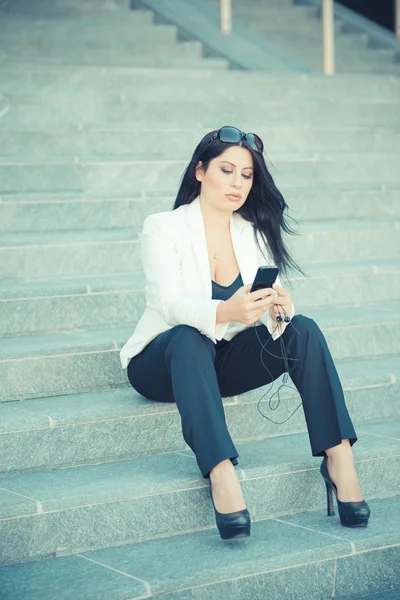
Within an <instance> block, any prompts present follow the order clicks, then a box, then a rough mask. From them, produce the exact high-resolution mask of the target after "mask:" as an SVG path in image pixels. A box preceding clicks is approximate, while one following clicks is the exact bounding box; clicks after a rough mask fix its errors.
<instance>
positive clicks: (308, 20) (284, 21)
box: [210, 0, 400, 76]
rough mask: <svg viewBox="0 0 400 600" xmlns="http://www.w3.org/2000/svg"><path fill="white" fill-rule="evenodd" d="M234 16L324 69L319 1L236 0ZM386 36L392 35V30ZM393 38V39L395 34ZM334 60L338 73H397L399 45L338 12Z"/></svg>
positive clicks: (399, 70)
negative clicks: (378, 35)
mask: <svg viewBox="0 0 400 600" xmlns="http://www.w3.org/2000/svg"><path fill="white" fill-rule="evenodd" d="M210 2H211V4H212V5H213V6H214V7H218V5H219V0H210ZM335 4H336V6H337V5H338V3H337V2H336V3H335ZM339 8H340V5H339ZM336 12H338V11H337V9H336ZM232 15H233V22H234V23H243V24H245V25H246V26H247V27H249V28H250V29H251V30H252V31H254V32H255V33H257V34H259V35H261V36H262V37H264V38H265V39H267V40H268V41H269V42H272V43H274V44H276V45H277V46H278V47H279V48H282V49H285V50H286V51H287V52H290V53H292V54H293V55H295V56H296V57H297V58H298V59H300V60H302V61H303V62H304V63H305V64H306V65H308V66H309V67H311V68H312V69H315V70H317V71H320V70H321V68H322V50H321V49H322V33H321V29H322V27H321V3H320V2H318V0H267V1H266V2H265V1H264V0H235V1H234V2H232ZM374 27H376V28H377V29H378V26H375V25H374ZM381 29H382V31H384V30H383V28H381ZM387 37H388V38H390V32H389V31H388V32H387ZM392 37H393V41H394V40H395V36H394V34H393V36H392ZM335 60H336V71H337V73H360V72H364V73H368V72H372V73H373V72H375V73H387V74H393V75H397V76H398V75H400V44H399V45H398V48H397V51H396V49H395V48H394V44H389V43H388V44H385V43H384V42H383V41H382V40H380V41H379V42H377V40H375V39H373V38H371V36H370V35H369V34H368V33H367V32H365V31H362V29H361V28H360V29H358V28H356V27H355V26H354V24H352V23H348V22H347V21H346V19H345V18H344V17H343V16H341V15H340V14H339V15H336V18H335Z"/></svg>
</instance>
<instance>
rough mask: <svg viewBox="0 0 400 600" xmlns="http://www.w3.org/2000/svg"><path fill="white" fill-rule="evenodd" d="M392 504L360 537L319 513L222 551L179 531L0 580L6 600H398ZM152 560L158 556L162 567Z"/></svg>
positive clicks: (214, 541)
mask: <svg viewBox="0 0 400 600" xmlns="http://www.w3.org/2000/svg"><path fill="white" fill-rule="evenodd" d="M204 495H205V494H204ZM208 501H209V499H208ZM399 504H400V502H399V498H398V497H397V498H396V497H393V498H390V499H381V500H373V501H372V502H371V509H372V511H373V514H374V515H376V517H377V518H378V519H379V525H378V524H376V525H373V524H372V522H370V524H369V526H368V528H366V529H365V530H364V529H362V530H360V531H357V530H347V529H345V528H341V529H338V526H337V524H336V519H328V518H327V517H325V516H323V513H322V509H321V510H318V511H309V512H305V513H301V514H298V515H295V516H294V515H291V514H288V515H282V517H281V518H279V519H268V520H265V521H259V522H255V523H254V524H253V527H252V536H251V538H250V539H247V540H238V541H236V543H235V542H231V543H229V542H228V543H227V542H225V543H224V542H223V541H221V540H220V539H219V537H218V533H217V532H216V531H213V530H211V531H204V532H194V533H184V534H183V535H178V536H174V537H167V538H165V539H159V540H152V541H147V542H142V543H131V544H129V545H125V546H122V547H119V548H106V549H102V550H98V551H92V552H87V553H83V554H81V553H77V554H73V555H72V556H59V557H58V558H57V560H43V561H36V562H29V563H26V564H22V565H14V566H11V567H4V568H3V569H1V571H0V578H1V582H2V586H3V589H4V590H5V592H6V594H7V599H8V600H51V599H52V598H54V595H55V594H57V597H58V598H59V599H60V600H68V598H69V597H71V595H70V594H72V595H73V596H74V597H79V595H80V594H83V595H84V597H85V598H87V599H88V600H92V599H94V598H100V597H101V595H102V594H106V596H105V597H107V598H108V599H109V600H123V599H124V598H128V597H129V598H132V599H133V598H138V599H139V598H146V597H147V598H148V597H154V598H155V597H157V598H160V599H165V600H167V599H170V600H172V599H176V600H178V599H181V600H183V599H184V598H189V597H190V598H193V599H198V600H200V599H204V598H207V599H209V600H220V599H222V598H232V600H243V599H244V598H245V597H247V598H252V600H264V598H265V592H266V590H268V598H269V600H278V599H280V598H283V597H287V598H293V599H300V598H301V596H300V594H303V597H307V599H308V600H321V599H322V598H330V597H332V589H334V590H335V592H336V594H337V595H336V596H335V597H336V598H338V600H345V599H347V600H362V599H364V598H365V599H366V598H368V600H398V597H399V596H398V594H399V591H400V579H399V576H398V570H397V564H398V560H399V554H400V551H399V543H398V537H397V535H396V530H395V529H394V528H393V523H396V525H397V516H398V506H399ZM392 515H393V516H392ZM371 521H372V518H371ZM272 540H274V541H273V543H272ZM194 556H195V557H196V568H195V569H194V565H193V557H194ZM154 557H162V565H163V568H162V569H161V568H160V567H159V563H158V562H156V563H155V559H154ZM354 569H357V578H354ZM37 590H40V594H39V593H38V592H37ZM371 591H373V592H376V594H372V595H371ZM365 594H367V595H365Z"/></svg>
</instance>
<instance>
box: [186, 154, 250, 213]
mask: <svg viewBox="0 0 400 600" xmlns="http://www.w3.org/2000/svg"><path fill="white" fill-rule="evenodd" d="M253 171H254V168H253V157H252V156H251V153H250V152H249V151H248V150H247V149H246V148H242V147H241V146H228V147H227V149H226V150H225V152H223V153H222V154H220V156H217V158H213V159H212V160H211V161H210V163H209V166H208V169H207V171H205V172H204V170H203V169H202V168H201V162H199V164H198V165H197V170H196V179H197V181H200V182H201V190H200V196H201V200H202V202H206V203H207V204H210V205H212V206H214V207H215V208H218V209H219V210H230V211H231V212H232V211H235V210H238V209H239V208H240V207H241V206H243V204H244V203H245V202H246V199H247V196H248V195H249V192H250V190H251V186H252V185H253Z"/></svg>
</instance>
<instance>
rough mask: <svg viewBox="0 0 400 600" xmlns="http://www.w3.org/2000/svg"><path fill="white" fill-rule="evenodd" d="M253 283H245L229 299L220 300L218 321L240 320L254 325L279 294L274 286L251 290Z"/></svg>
mask: <svg viewBox="0 0 400 600" xmlns="http://www.w3.org/2000/svg"><path fill="white" fill-rule="evenodd" d="M251 286H252V284H248V285H243V286H242V287H241V288H239V289H238V290H237V291H236V292H235V293H234V294H233V295H232V296H231V297H230V298H229V299H228V300H225V301H224V302H220V304H219V305H218V308H217V321H218V322H220V323H223V322H227V321H238V322H239V323H244V324H245V325H252V324H253V323H255V322H256V321H258V320H259V318H260V317H261V316H262V315H263V314H264V313H265V312H266V311H267V310H268V309H269V308H271V306H272V305H273V304H274V300H275V298H276V296H277V294H276V292H275V290H273V289H272V288H264V289H262V290H257V291H256V292H250V289H251Z"/></svg>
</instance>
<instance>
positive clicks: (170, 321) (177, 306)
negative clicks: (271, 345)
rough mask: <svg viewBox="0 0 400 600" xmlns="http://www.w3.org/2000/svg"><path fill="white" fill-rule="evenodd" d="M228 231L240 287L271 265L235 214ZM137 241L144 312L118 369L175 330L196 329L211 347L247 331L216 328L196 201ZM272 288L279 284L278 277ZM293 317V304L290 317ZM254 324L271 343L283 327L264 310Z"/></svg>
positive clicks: (156, 218) (234, 325) (162, 217)
mask: <svg viewBox="0 0 400 600" xmlns="http://www.w3.org/2000/svg"><path fill="white" fill-rule="evenodd" d="M230 230H231V237H232V244H233V248H234V251H235V255H236V259H237V262H238V265H239V269H240V273H241V276H242V280H243V284H244V285H246V284H248V283H252V282H253V280H254V276H255V274H256V271H257V268H258V267H259V266H262V265H268V266H270V265H273V261H272V259H271V253H270V252H269V250H268V248H265V254H266V257H267V259H268V260H267V259H266V258H264V256H263V254H262V253H261V252H260V250H259V248H258V246H257V243H256V241H255V239H254V229H253V227H252V225H251V223H249V222H248V221H246V220H245V219H243V217H241V216H240V215H239V214H238V213H233V214H232V217H231V221H230ZM139 238H140V243H141V258H142V264H143V270H144V274H145V278H146V287H145V293H146V309H145V311H144V313H143V315H142V317H141V318H140V320H139V322H138V324H137V326H136V329H135V331H134V333H133V335H132V336H131V337H130V338H129V340H128V341H127V343H126V344H125V345H124V346H123V348H122V350H121V352H120V359H121V365H122V367H123V368H126V367H127V366H128V364H129V361H130V359H131V358H132V357H133V356H136V355H137V354H139V352H141V350H143V348H144V347H145V346H147V344H148V343H149V342H151V340H153V339H154V338H155V337H156V336H157V335H159V334H160V333H162V332H164V331H167V330H168V329H171V328H172V327H174V326H176V325H190V326H191V327H195V328H196V329H198V330H199V331H200V332H201V333H203V334H205V335H207V336H208V337H209V338H210V339H211V340H212V341H213V342H214V344H215V343H216V341H217V340H220V339H222V338H224V339H226V340H231V339H232V338H233V337H234V336H235V335H236V334H237V333H239V332H240V331H243V330H244V329H246V328H247V327H252V325H245V324H243V323H238V322H236V321H231V322H228V323H218V324H216V310H217V306H218V304H219V302H221V300H212V297H211V296H212V284H211V273H210V267H209V260H208V250H207V242H206V236H205V230H204V222H203V216H202V213H201V209H200V200H199V198H196V199H195V200H193V202H192V203H191V204H185V205H183V206H180V207H179V208H177V209H176V210H171V211H168V212H162V213H157V214H154V215H150V216H149V217H147V218H146V220H145V221H144V223H143V229H142V233H141V234H140V235H139ZM260 239H261V238H260ZM276 283H277V284H278V285H281V283H280V280H279V278H278V279H277V281H276ZM293 315H294V306H293V305H292V311H291V314H290V317H293ZM259 323H263V324H264V325H266V327H267V328H268V331H269V332H270V333H271V335H272V337H273V339H276V338H277V337H279V336H280V335H281V334H282V333H283V331H284V328H285V327H286V323H284V322H282V323H279V324H278V323H277V322H276V321H275V320H273V319H272V318H271V316H270V314H269V310H267V311H266V312H265V313H264V315H263V316H262V317H261V319H260V321H259Z"/></svg>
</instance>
